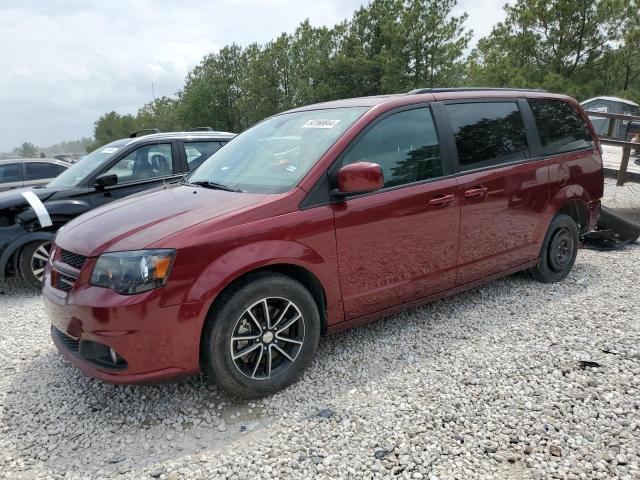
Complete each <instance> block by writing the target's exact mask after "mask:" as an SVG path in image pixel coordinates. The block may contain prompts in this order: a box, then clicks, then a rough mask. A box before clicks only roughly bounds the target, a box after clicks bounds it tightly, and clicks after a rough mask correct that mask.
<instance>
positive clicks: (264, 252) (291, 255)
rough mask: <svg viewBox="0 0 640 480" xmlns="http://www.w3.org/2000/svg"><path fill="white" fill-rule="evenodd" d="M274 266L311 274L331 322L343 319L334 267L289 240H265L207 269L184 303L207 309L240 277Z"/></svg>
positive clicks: (318, 254) (232, 252) (235, 251)
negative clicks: (198, 304)
mask: <svg viewBox="0 0 640 480" xmlns="http://www.w3.org/2000/svg"><path fill="white" fill-rule="evenodd" d="M273 265H294V266H297V267H301V268H304V269H305V270H307V271H308V272H310V273H311V274H313V275H314V276H315V277H316V278H317V279H318V281H319V282H320V284H321V285H322V288H323V289H324V292H325V296H326V299H327V310H328V314H329V318H330V319H331V320H332V321H340V320H341V319H342V317H343V311H342V306H341V304H339V302H337V301H336V300H335V299H339V298H340V291H339V284H338V278H337V265H335V264H333V262H332V261H331V257H329V259H327V258H326V257H325V256H323V255H322V254H321V252H318V251H316V250H314V249H313V248H311V247H310V246H308V245H305V244H302V243H299V242H295V241H288V240H265V241H260V242H256V243H250V244H246V245H241V246H238V247H236V248H234V249H232V250H229V251H227V252H226V253H224V254H223V255H221V256H220V257H218V258H216V259H215V260H214V261H213V262H211V263H210V264H209V265H208V266H206V267H205V268H204V269H203V270H202V271H201V273H200V274H199V275H198V277H197V278H196V280H195V281H194V282H193V283H192V284H191V287H190V288H189V290H188V291H187V293H186V296H185V299H184V301H185V303H201V304H204V305H206V309H207V311H208V309H209V308H210V307H211V304H212V303H213V301H214V300H215V299H216V298H217V297H218V296H219V295H220V293H221V292H222V291H223V290H224V289H225V288H226V287H227V286H229V285H230V284H231V283H232V282H233V281H235V280H237V279H238V278H240V277H242V276H243V275H245V274H247V273H249V272H251V271H254V270H257V269H261V268H265V267H269V266H273Z"/></svg>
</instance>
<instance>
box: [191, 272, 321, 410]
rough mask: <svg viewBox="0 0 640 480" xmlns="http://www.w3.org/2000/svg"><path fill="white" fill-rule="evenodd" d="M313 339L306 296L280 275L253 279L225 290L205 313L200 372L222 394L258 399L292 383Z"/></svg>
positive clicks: (313, 316) (312, 306)
mask: <svg viewBox="0 0 640 480" xmlns="http://www.w3.org/2000/svg"><path fill="white" fill-rule="evenodd" d="M265 302H266V304H267V309H266V311H268V312H269V317H267V316H266V315H265V314H264V312H265ZM249 312H250V313H249ZM283 312H284V313H283ZM298 314H299V315H300V316H301V317H300V318H299V319H298V320H295V317H296V316H297V315H298ZM252 315H253V318H252ZM267 322H268V323H269V325H267ZM289 324H290V325H289ZM287 325H288V326H287ZM269 326H270V327H271V328H269ZM274 327H275V329H276V330H274ZM283 327H286V328H283ZM232 338H233V339H235V340H232ZM319 339H320V315H319V313H318V307H317V305H316V303H315V301H314V299H313V297H312V296H311V294H310V293H309V291H308V290H307V289H306V288H305V287H304V286H303V285H302V284H301V283H299V282H298V281H296V280H294V279H292V278H290V277H287V276H285V275H282V274H278V273H270V272H266V273H257V274H255V275H251V276H249V277H247V278H246V279H245V280H243V281H241V282H240V283H238V284H237V285H233V286H231V287H230V288H229V289H228V290H227V291H226V292H224V293H223V294H222V297H221V298H220V301H219V302H217V304H216V306H215V307H214V308H213V309H212V311H211V312H210V313H209V316H208V319H207V323H206V325H205V328H204V332H203V337H202V345H201V359H202V368H203V370H204V372H205V373H206V374H207V375H208V376H209V377H210V378H211V379H212V380H213V381H214V382H215V383H217V384H218V385H219V386H220V387H222V389H224V390H226V391H227V392H228V393H231V394H232V395H235V396H237V397H241V398H246V399H251V398H259V397H263V396H266V395H271V394H273V393H275V392H277V391H279V390H282V389H284V388H286V387H288V386H289V385H291V384H292V383H294V382H296V381H297V380H298V379H299V378H300V376H301V375H302V373H303V372H304V370H305V369H306V368H307V367H308V366H309V364H310V363H311V360H312V359H313V356H314V354H315V352H316V348H317V346H318V341H319ZM300 342H301V343H300ZM283 351H284V353H285V354H286V356H285V355H283V354H282V353H281V352H283ZM243 352H246V353H244V354H243ZM234 357H235V358H234ZM269 362H270V363H269Z"/></svg>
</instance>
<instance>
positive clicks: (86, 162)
mask: <svg viewBox="0 0 640 480" xmlns="http://www.w3.org/2000/svg"><path fill="white" fill-rule="evenodd" d="M128 141H129V140H128V139H124V140H116V141H115V142H111V143H108V144H107V145H104V146H102V147H100V148H97V149H95V150H94V151H93V152H91V153H90V154H89V155H86V156H85V157H82V158H81V159H80V160H78V162H77V163H76V164H74V165H73V166H72V167H71V168H69V169H68V170H66V171H65V172H63V173H61V174H60V175H58V176H57V177H56V178H54V179H53V181H51V182H49V184H48V185H47V187H48V188H72V187H77V186H78V184H79V183H80V182H82V181H83V180H84V179H85V178H87V175H89V174H90V173H91V172H93V171H94V170H95V169H96V168H98V167H100V166H101V165H102V164H103V163H104V162H105V161H106V160H108V159H109V158H110V157H112V156H113V155H114V154H115V153H116V152H117V151H118V150H120V148H121V147H122V146H124V145H126V144H127V143H128Z"/></svg>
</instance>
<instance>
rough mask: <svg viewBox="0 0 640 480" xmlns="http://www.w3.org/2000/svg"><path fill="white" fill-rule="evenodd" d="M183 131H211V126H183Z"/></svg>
mask: <svg viewBox="0 0 640 480" xmlns="http://www.w3.org/2000/svg"><path fill="white" fill-rule="evenodd" d="M184 131H185V132H213V128H211V127H192V128H185V130H184Z"/></svg>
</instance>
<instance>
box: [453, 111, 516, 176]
mask: <svg viewBox="0 0 640 480" xmlns="http://www.w3.org/2000/svg"><path fill="white" fill-rule="evenodd" d="M447 112H448V113H449V118H450V120H451V128H452V129H453V134H454V135H455V139H456V146H457V147H458V161H459V163H460V170H469V169H472V168H481V167H485V166H489V165H496V164H500V163H507V162H513V161H517V160H522V159H525V158H527V157H528V156H529V149H528V147H527V135H526V132H525V129H524V124H523V123H522V116H521V115H520V110H518V104H517V103H516V102H492V103H488V102H487V103H481V102H478V103H458V104H452V105H447Z"/></svg>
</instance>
